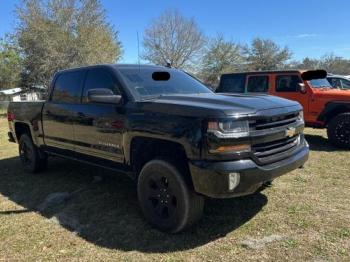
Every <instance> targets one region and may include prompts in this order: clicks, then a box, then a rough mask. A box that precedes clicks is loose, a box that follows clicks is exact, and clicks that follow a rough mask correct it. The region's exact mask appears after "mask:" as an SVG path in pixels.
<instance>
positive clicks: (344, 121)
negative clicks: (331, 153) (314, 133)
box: [327, 113, 350, 148]
mask: <svg viewBox="0 0 350 262" xmlns="http://www.w3.org/2000/svg"><path fill="white" fill-rule="evenodd" d="M327 133H328V138H329V139H330V141H331V143H332V144H333V145H335V146H337V147H341V148H350V113H344V114H340V115H337V116H336V117H334V118H333V119H332V120H331V121H330V122H329V124H328V129H327Z"/></svg>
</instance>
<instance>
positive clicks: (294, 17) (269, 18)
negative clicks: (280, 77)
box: [0, 0, 350, 63]
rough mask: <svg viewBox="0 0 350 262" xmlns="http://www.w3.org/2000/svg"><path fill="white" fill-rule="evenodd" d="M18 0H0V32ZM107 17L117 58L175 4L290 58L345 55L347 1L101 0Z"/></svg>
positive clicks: (240, 39)
mask: <svg viewBox="0 0 350 262" xmlns="http://www.w3.org/2000/svg"><path fill="white" fill-rule="evenodd" d="M19 3H20V0H0V37H2V36H3V35H4V34H5V33H7V32H11V31H13V29H14V27H15V23H16V22H15V19H16V16H15V7H16V5H18V4H19ZM101 3H102V5H103V7H104V8H105V10H106V14H107V20H108V22H109V23H110V24H112V25H113V26H114V28H115V29H116V30H118V32H119V38H120V41H121V42H122V44H123V49H124V55H123V59H122V61H121V62H124V63H136V62H137V60H138V59H137V57H138V53H137V32H138V33H139V38H140V46H141V52H142V35H143V32H144V30H145V28H146V27H148V26H149V25H150V23H151V22H152V21H153V20H154V19H156V18H157V17H158V16H159V15H160V14H161V13H162V12H163V11H165V10H168V9H176V10H178V11H179V12H180V13H182V15H184V16H185V17H188V18H193V19H194V20H195V21H196V22H197V24H198V26H199V27H200V29H201V30H202V32H203V33H204V34H205V35H206V36H208V37H214V36H216V35H217V34H218V33H221V34H223V35H224V37H225V38H226V39H227V40H232V41H234V42H237V43H241V44H247V43H249V42H250V41H251V40H252V39H254V38H255V37H261V38H269V39H272V40H273V41H275V42H276V43H277V44H279V45H281V46H285V45H286V46H288V47H289V48H290V49H291V50H292V52H293V59H297V60H300V59H302V58H304V57H311V58H319V57H321V56H322V55H324V54H330V53H333V54H335V55H337V56H343V57H345V58H350V1H349V0H332V1H328V0H327V1H326V0H304V1H302V0H284V1H283V0H265V1H264V0H254V1H253V0H244V1H241V0H236V1H235V0H231V1H229V0H227V1H223V0H222V1H221V0H216V1H213V0H212V1H206V0H202V1H197V0H187V1H186V0H139V1H136V0H127V1H119V0H101Z"/></svg>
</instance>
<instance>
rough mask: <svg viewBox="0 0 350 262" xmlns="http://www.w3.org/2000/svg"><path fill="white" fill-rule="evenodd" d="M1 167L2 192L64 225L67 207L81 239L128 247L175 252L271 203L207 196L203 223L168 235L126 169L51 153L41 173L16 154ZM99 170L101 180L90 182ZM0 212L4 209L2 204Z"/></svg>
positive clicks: (263, 199) (202, 242)
mask: <svg viewBox="0 0 350 262" xmlns="http://www.w3.org/2000/svg"><path fill="white" fill-rule="evenodd" d="M0 170H1V173H0V181H1V183H0V193H1V194H2V195H4V196H6V197H8V198H9V199H10V200H12V201H14V202H16V203H18V204H19V205H21V206H23V207H24V208H26V209H27V210H29V211H32V212H38V213H40V214H41V215H42V216H44V217H46V218H51V217H53V216H56V218H57V219H58V220H59V222H60V224H63V226H64V223H63V221H60V217H61V216H58V215H55V214H58V213H61V214H62V213H64V214H66V216H69V217H72V218H74V219H75V220H76V221H79V224H81V225H82V227H81V230H80V232H79V234H78V235H79V236H80V237H82V238H83V239H85V240H87V241H89V242H91V243H94V244H96V245H98V246H100V247H105V248H110V249H119V250H124V251H131V250H136V251H142V252H171V251H179V250H186V249H191V248H194V247H197V246H201V245H205V244H207V243H209V242H211V241H213V240H215V239H218V238H220V237H222V236H225V235H226V234H228V233H230V232H232V231H233V230H235V229H236V228H238V227H240V226H242V225H243V224H244V223H246V222H247V221H249V220H250V219H252V218H253V217H254V216H255V215H256V214H257V213H258V212H259V211H260V210H261V209H262V207H263V206H264V205H266V203H267V198H266V197H265V196H264V195H263V194H261V193H256V194H254V195H251V196H247V197H242V198H236V199H225V200H215V199H208V200H207V201H206V206H205V211H204V215H203V218H202V219H201V220H200V221H199V223H197V224H196V225H195V226H193V227H192V228H191V229H189V230H188V231H186V232H183V233H180V234H177V235H169V234H164V233H161V232H159V231H157V230H155V229H153V228H152V227H150V226H149V225H148V224H147V223H146V222H145V220H144V219H143V216H142V213H141V211H140V208H139V206H138V202H137V195H136V186H135V184H134V182H133V181H132V180H130V179H129V178H127V177H124V176H123V175H119V174H115V173H113V172H110V171H105V170H101V169H98V168H94V167H90V166H86V165H83V164H80V163H75V162H71V161H67V160H63V159H58V158H52V159H50V161H49V167H48V170H47V171H46V172H44V173H41V174H37V175H32V174H26V173H24V172H23V171H22V169H21V167H20V163H19V159H18V158H17V157H16V158H9V159H2V160H0ZM96 175H99V176H102V177H103V180H102V181H101V182H99V183H95V184H92V183H91V181H92V180H93V177H94V176H96ZM79 188H85V189H84V190H83V191H81V192H80V193H79V194H77V195H75V196H74V197H73V198H72V199H70V200H69V201H68V202H67V203H65V205H61V206H59V207H56V208H55V209H54V210H50V211H45V212H39V211H37V210H38V209H37V207H38V205H39V204H41V203H42V202H43V201H44V199H45V198H46V197H47V195H48V194H50V193H54V192H73V191H75V190H77V189H79ZM23 212H24V211H23ZM26 212H27V211H26ZM20 213H21V212H19V215H20ZM9 214H12V215H14V214H16V212H15V211H14V212H9ZM0 215H6V212H3V213H1V210H0ZM64 227H66V226H64ZM66 228H67V227H66ZM67 229H70V228H67ZM70 230H71V229H70ZM71 231H72V230H71Z"/></svg>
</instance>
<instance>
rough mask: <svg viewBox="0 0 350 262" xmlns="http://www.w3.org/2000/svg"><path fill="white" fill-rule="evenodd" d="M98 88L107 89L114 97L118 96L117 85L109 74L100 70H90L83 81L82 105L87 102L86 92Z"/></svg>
mask: <svg viewBox="0 0 350 262" xmlns="http://www.w3.org/2000/svg"><path fill="white" fill-rule="evenodd" d="M99 88H107V89H110V90H112V91H113V93H114V94H115V95H120V91H119V89H118V85H117V83H116V81H115V80H114V78H113V77H112V75H111V74H110V73H108V72H106V70H105V69H102V68H97V69H90V70H89V71H88V73H87V76H86V80H85V85H84V91H83V103H86V102H87V92H88V91H89V90H90V89H99Z"/></svg>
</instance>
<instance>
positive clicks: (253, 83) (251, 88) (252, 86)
mask: <svg viewBox="0 0 350 262" xmlns="http://www.w3.org/2000/svg"><path fill="white" fill-rule="evenodd" d="M268 90H269V77H268V76H250V77H249V78H248V87H247V91H248V92H256V93H266V92H267V91H268Z"/></svg>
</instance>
